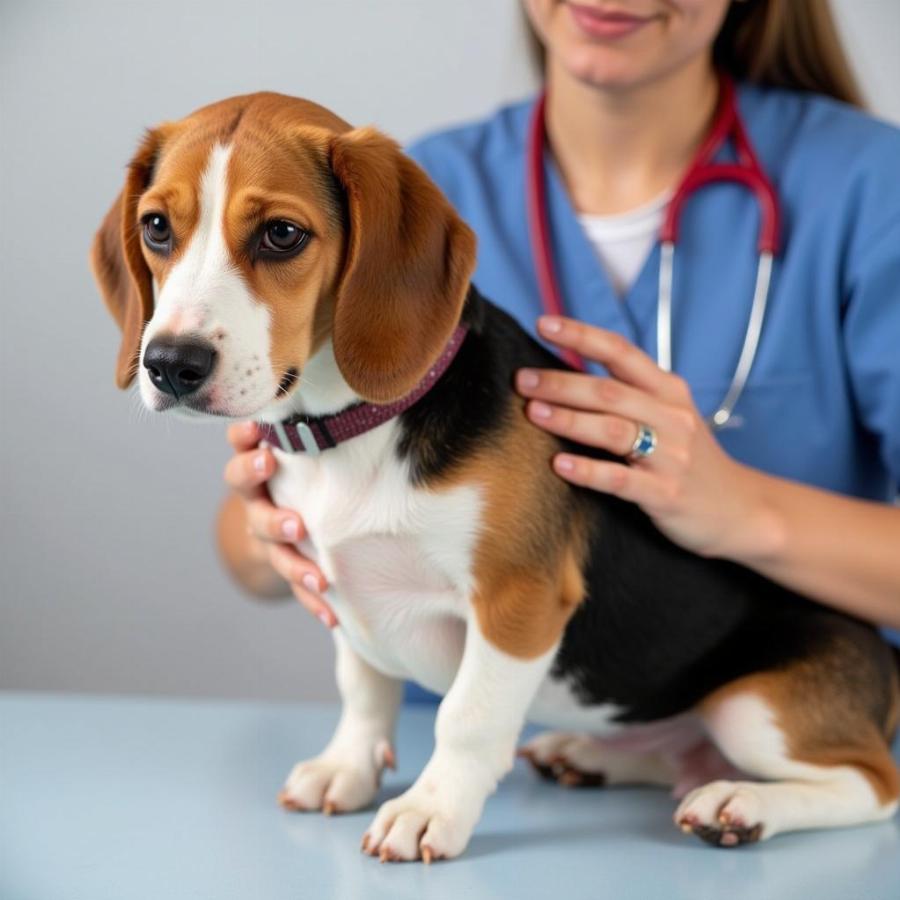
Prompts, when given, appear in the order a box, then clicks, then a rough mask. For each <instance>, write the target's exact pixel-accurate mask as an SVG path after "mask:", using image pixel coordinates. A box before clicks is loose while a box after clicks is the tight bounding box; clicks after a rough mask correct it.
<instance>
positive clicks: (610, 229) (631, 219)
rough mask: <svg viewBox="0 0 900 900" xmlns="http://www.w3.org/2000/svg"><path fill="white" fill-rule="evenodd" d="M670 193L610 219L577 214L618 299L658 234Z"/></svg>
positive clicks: (628, 285) (634, 277) (630, 281)
mask: <svg viewBox="0 0 900 900" xmlns="http://www.w3.org/2000/svg"><path fill="white" fill-rule="evenodd" d="M671 197H672V191H670V190H669V191H666V192H665V193H664V194H661V195H660V196H659V197H657V198H656V199H655V200H651V201H650V202H649V203H646V204H644V205H643V206H639V207H638V208H637V209H632V210H629V211H628V212H625V213H618V214H616V215H614V216H591V215H579V216H578V221H579V222H581V226H582V228H584V230H585V232H586V234H587V236H588V239H589V240H590V242H591V244H593V247H594V250H595V251H596V253H597V256H598V258H599V259H600V263H601V265H602V266H603V268H604V270H605V271H606V274H607V275H608V276H609V279H610V281H611V282H612V285H613V287H614V288H615V290H616V293H617V294H618V295H619V297H624V296H625V294H627V293H628V291H629V290H630V288H631V286H632V285H633V284H634V282H635V280H636V279H637V277H638V275H639V274H640V271H641V269H642V268H643V267H644V262H645V261H646V259H647V257H648V256H649V255H650V251H651V250H652V249H653V245H654V244H655V243H656V239H657V237H658V235H659V229H660V227H661V226H662V222H663V217H664V216H665V212H666V206H667V205H668V203H669V200H670V199H671Z"/></svg>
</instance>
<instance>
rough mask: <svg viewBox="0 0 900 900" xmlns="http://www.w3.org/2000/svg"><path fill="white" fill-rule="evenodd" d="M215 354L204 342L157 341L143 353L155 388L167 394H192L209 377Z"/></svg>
mask: <svg viewBox="0 0 900 900" xmlns="http://www.w3.org/2000/svg"><path fill="white" fill-rule="evenodd" d="M215 361H216V351H215V350H213V348H212V347H210V346H209V345H208V344H205V343H203V342H202V341H198V340H196V339H194V340H184V339H182V340H179V339H178V338H173V337H158V338H154V339H153V340H152V341H150V343H149V344H147V349H146V350H145V351H144V368H145V369H146V370H147V374H148V375H149V376H150V380H151V381H152V382H153V384H154V386H155V387H157V388H158V389H159V390H161V391H163V392H164V393H166V394H172V395H173V396H175V397H179V398H180V397H184V396H186V395H187V394H192V393H193V392H194V391H196V390H197V388H199V387H200V385H202V384H203V382H204V381H206V379H207V378H208V377H209V375H210V373H211V372H212V370H213V365H214V364H215Z"/></svg>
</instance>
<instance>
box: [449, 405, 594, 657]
mask: <svg viewBox="0 0 900 900" xmlns="http://www.w3.org/2000/svg"><path fill="white" fill-rule="evenodd" d="M556 449H557V444H556V441H555V439H554V438H552V437H551V436H550V435H548V434H546V433H545V432H542V431H540V430H538V429H537V428H535V427H534V426H533V425H531V424H530V423H529V422H528V420H527V419H526V418H525V415H524V412H523V402H522V401H521V400H520V399H519V398H517V397H515V396H511V397H510V408H509V414H508V416H507V419H506V423H505V425H504V427H503V429H502V431H501V432H500V433H499V435H495V436H494V439H493V440H492V442H491V444H490V446H486V447H483V448H481V449H480V450H479V451H477V452H476V453H475V454H473V457H472V458H471V459H469V460H466V461H464V462H463V463H462V464H461V465H460V466H459V467H456V468H454V469H453V470H452V474H451V475H450V476H449V478H448V480H452V483H453V486H456V485H459V484H461V483H462V484H472V485H475V486H477V487H478V488H479V489H480V490H481V492H482V499H483V509H484V520H483V522H482V528H481V532H480V535H479V538H478V541H477V544H476V547H475V552H474V567H473V574H474V577H475V583H476V589H475V596H474V601H473V602H474V606H475V612H476V615H477V618H478V624H479V626H480V628H481V631H482V633H483V634H484V636H485V637H486V638H487V639H488V640H489V641H490V642H491V643H492V644H493V645H494V646H495V647H498V648H499V649H500V650H503V651H504V652H506V653H509V654H510V655H512V656H516V657H519V658H525V659H528V658H533V657H535V656H539V655H541V654H542V653H544V652H546V651H547V650H549V649H550V648H551V647H552V646H553V645H554V644H555V643H557V641H559V639H560V637H561V636H562V632H563V629H564V628H565V626H566V623H567V622H568V620H569V618H570V617H571V616H572V614H573V613H574V611H575V609H576V608H577V607H578V604H579V603H581V601H582V600H583V599H584V594H585V585H584V580H583V577H582V568H583V565H584V561H585V555H586V533H587V532H586V528H585V525H584V522H583V521H582V519H581V517H580V515H579V513H578V511H577V510H576V509H573V508H572V507H573V503H572V495H571V492H570V491H569V489H568V488H567V487H566V485H565V484H564V483H563V482H562V481H561V480H560V479H559V478H558V477H557V476H556V475H555V474H554V473H553V471H552V469H551V468H550V459H551V456H552V455H553V453H554V451H555V450H556ZM511 459H515V460H516V461H517V471H520V472H527V473H528V477H526V478H513V477H510V467H509V460H511ZM446 486H447V484H446V482H445V483H444V484H442V485H440V486H439V487H438V489H442V488H444V487H446Z"/></svg>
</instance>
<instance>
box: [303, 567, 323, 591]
mask: <svg viewBox="0 0 900 900" xmlns="http://www.w3.org/2000/svg"><path fill="white" fill-rule="evenodd" d="M301 581H302V582H303V587H305V588H306V589H307V590H308V591H312V592H313V593H314V594H318V593H319V591H320V588H319V579H318V578H316V576H315V575H313V574H312V573H311V572H307V573H306V574H305V575H304V576H303V578H302V579H301Z"/></svg>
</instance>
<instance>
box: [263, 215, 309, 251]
mask: <svg viewBox="0 0 900 900" xmlns="http://www.w3.org/2000/svg"><path fill="white" fill-rule="evenodd" d="M308 239H309V232H308V231H305V230H304V229H302V228H301V227H300V226H299V225H295V224H294V223H293V222H288V221H287V220H286V219H273V220H272V221H271V222H266V225H265V227H264V228H263V234H262V240H261V241H260V245H259V248H260V250H262V251H264V252H265V253H268V254H271V255H273V256H275V255H279V254H287V253H296V252H298V251H299V250H300V249H301V247H303V246H304V245H305V244H306V242H307V240H308Z"/></svg>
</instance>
